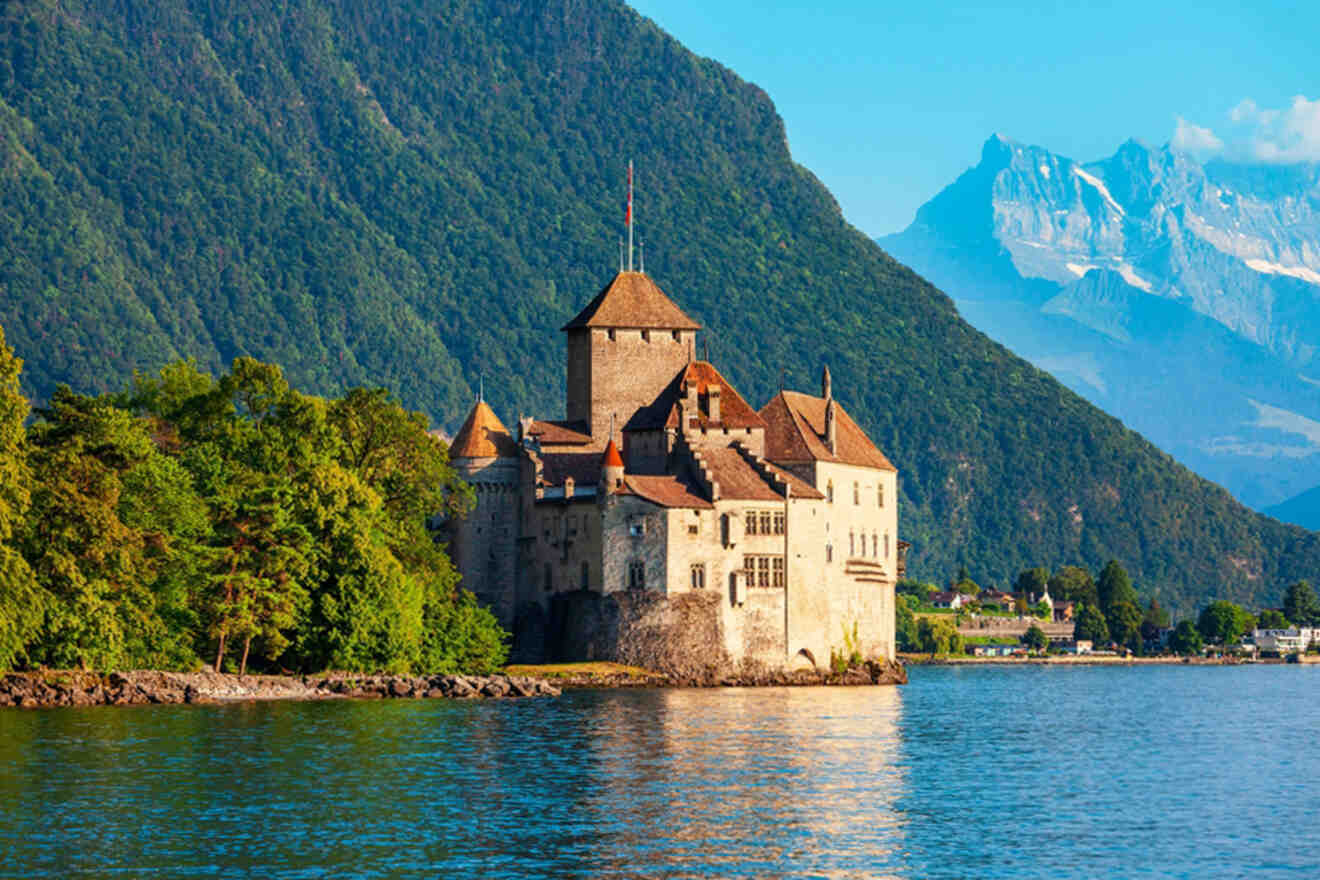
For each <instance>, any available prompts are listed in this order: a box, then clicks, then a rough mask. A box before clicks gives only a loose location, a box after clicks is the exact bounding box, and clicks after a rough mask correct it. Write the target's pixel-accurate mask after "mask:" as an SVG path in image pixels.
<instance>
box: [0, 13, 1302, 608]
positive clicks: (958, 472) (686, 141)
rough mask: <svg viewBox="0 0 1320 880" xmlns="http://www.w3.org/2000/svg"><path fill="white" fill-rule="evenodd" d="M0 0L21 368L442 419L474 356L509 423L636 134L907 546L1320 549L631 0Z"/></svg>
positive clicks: (1154, 556) (655, 187)
mask: <svg viewBox="0 0 1320 880" xmlns="http://www.w3.org/2000/svg"><path fill="white" fill-rule="evenodd" d="M0 22H2V23H0V27H3V37H0V139H2V141H3V149H2V150H0V289H3V291H4V295H3V302H2V303H0V324H3V326H4V328H5V331H6V333H7V335H8V338H9V341H10V344H12V345H13V346H14V348H15V350H16V351H17V353H18V354H19V355H20V356H21V357H23V358H24V359H25V361H26V371H25V373H24V377H25V381H26V382H27V391H28V392H29V393H31V394H34V395H38V396H45V395H47V394H49V393H50V391H51V390H52V388H53V386H54V384H55V383H57V382H60V381H67V382H69V383H70V384H71V385H73V386H74V387H75V388H77V389H79V390H85V391H94V390H104V389H110V388H117V387H122V385H123V383H124V380H125V377H126V375H127V374H128V373H129V372H130V371H132V370H133V369H135V368H155V367H158V366H159V365H160V364H161V363H162V362H164V361H165V360H167V359H169V358H173V357H176V356H179V355H189V356H193V357H196V358H197V359H198V361H199V362H200V364H201V365H203V366H204V367H207V368H209V369H212V370H213V371H217V372H218V371H219V370H220V369H221V368H222V366H223V365H226V364H228V362H229V360H230V359H231V358H232V357H234V356H235V355H252V356H254V357H257V358H260V359H262V360H265V361H274V362H277V363H280V364H282V365H283V366H284V367H285V369H286V373H287V375H288V377H289V380H290V381H291V382H292V383H293V384H294V385H295V386H297V387H300V388H304V389H306V390H309V391H314V392H322V393H331V392H334V391H337V390H339V389H342V388H344V387H347V386H350V385H354V384H383V385H386V386H389V387H391V388H393V389H395V390H396V391H397V392H398V394H399V395H400V397H401V398H402V400H403V401H404V402H405V403H406V404H407V405H409V406H412V407H416V408H419V409H422V410H425V411H427V412H429V413H430V414H431V416H432V417H433V418H434V419H436V420H437V421H438V422H440V423H441V424H444V425H447V426H449V427H450V428H453V427H454V426H455V425H456V423H457V422H458V421H459V420H460V419H461V418H462V416H463V414H464V412H465V410H466V407H467V405H468V404H469V402H470V400H471V399H472V396H473V390H474V386H475V384H476V379H477V376H478V374H479V373H484V375H485V377H486V393H487V397H488V399H490V400H491V402H492V403H493V404H494V405H495V406H496V407H497V409H498V410H499V411H500V413H501V415H503V416H504V417H505V418H506V419H508V420H511V419H513V418H514V417H516V416H517V415H518V413H520V412H536V413H539V414H557V413H559V412H560V411H561V410H562V405H563V404H562V394H563V390H562V382H563V372H562V371H563V367H562V358H563V347H562V346H563V342H562V340H561V339H560V338H559V337H560V334H559V333H558V332H556V328H557V327H559V326H560V325H561V324H562V323H563V322H564V321H565V320H567V319H568V318H569V317H571V316H572V315H573V314H574V313H575V312H576V311H577V309H578V308H580V306H581V305H582V304H583V303H585V302H586V301H587V299H588V298H589V297H590V296H591V295H593V294H594V293H595V292H596V291H597V290H598V289H599V287H600V285H601V283H602V282H603V281H604V280H606V279H607V278H608V277H609V276H610V275H611V274H612V272H613V270H614V269H615V268H616V266H617V240H618V235H619V228H620V221H621V219H622V192H621V190H622V177H623V169H624V168H625V166H626V163H627V160H628V159H629V158H632V159H633V160H635V162H636V163H637V167H638V196H637V213H638V220H639V231H640V236H641V238H642V239H643V240H645V241H646V243H647V248H646V263H647V269H648V271H649V272H650V274H652V275H653V276H654V277H655V278H656V280H657V281H658V282H659V283H660V285H661V286H662V287H663V288H664V289H665V290H666V291H667V292H668V293H670V295H671V296H673V297H674V298H675V299H676V300H677V301H678V302H679V304H680V305H681V306H682V307H683V308H684V309H685V310H686V311H687V312H689V313H690V314H692V315H693V316H695V317H697V318H698V319H699V320H701V321H702V322H703V323H704V324H706V325H707V326H708V327H709V328H710V332H709V333H708V334H707V336H708V338H709V342H710V349H711V357H712V359H714V360H715V361H717V362H718V363H719V365H720V367H721V369H722V370H723V371H724V372H725V374H726V375H727V376H728V377H729V378H730V379H731V380H732V381H734V382H735V383H737V384H738V385H739V387H740V389H741V390H742V391H743V392H744V394H745V395H746V396H747V397H748V398H749V399H751V400H753V401H757V402H759V401H763V400H765V399H766V398H767V397H768V396H769V395H770V394H771V393H772V392H773V390H775V389H776V388H777V386H778V381H779V376H780V372H781V370H783V371H785V374H786V379H787V383H788V384H789V385H790V386H796V387H802V388H809V387H813V386H814V384H815V381H816V376H817V375H818V373H819V369H820V366H821V364H822V363H823V362H825V361H828V362H829V364H830V368H831V370H832V372H833V374H834V376H835V393H836V395H838V396H839V397H840V398H841V399H842V400H843V402H844V403H845V404H846V405H847V406H848V408H849V410H850V411H851V412H852V414H853V415H854V416H855V417H856V418H857V419H858V420H859V421H860V422H861V423H862V424H863V425H864V426H865V427H866V428H867V429H868V430H869V431H870V432H871V433H872V436H873V437H874V438H875V439H876V441H877V442H878V443H879V444H880V445H881V446H882V447H883V448H884V449H885V451H886V452H887V453H888V454H889V456H890V457H891V458H892V459H893V460H894V462H895V463H896V464H897V465H898V467H899V468H900V470H901V473H902V487H903V495H904V499H903V500H904V506H903V508H902V514H901V515H902V531H903V534H904V537H906V538H908V539H910V540H911V541H912V542H913V544H914V551H913V557H912V558H911V561H910V562H911V564H910V568H911V569H912V570H913V572H914V573H916V574H920V575H923V576H927V577H931V578H946V577H947V576H948V575H949V574H950V573H951V572H952V570H953V569H954V568H955V567H956V566H957V565H958V563H960V562H962V563H965V564H966V565H967V567H968V568H969V569H970V570H971V573H972V574H973V576H974V577H976V578H977V579H978V580H980V581H982V582H983V583H984V582H987V581H992V580H993V581H999V582H1002V581H1004V580H1006V579H1008V578H1009V577H1011V576H1012V575H1014V574H1015V573H1016V572H1017V571H1018V570H1019V569H1021V568H1025V567H1028V566H1030V565H1038V564H1039V565H1051V566H1052V565H1054V564H1057V563H1062V562H1074V561H1076V562H1082V563H1085V564H1087V565H1088V566H1090V567H1092V568H1094V567H1097V566H1098V565H1099V564H1100V563H1102V562H1103V561H1104V560H1105V559H1107V558H1109V557H1111V556H1112V557H1116V558H1117V559H1119V560H1121V561H1122V562H1123V563H1124V564H1125V565H1126V566H1127V567H1128V569H1129V570H1130V571H1132V572H1133V575H1134V577H1135V579H1136V581H1137V585H1138V587H1139V588H1141V589H1142V590H1143V591H1146V592H1153V593H1155V594H1156V595H1158V596H1159V598H1160V600H1161V602H1163V603H1164V604H1166V605H1173V606H1175V607H1178V608H1182V609H1190V607H1191V606H1192V605H1193V604H1199V602H1200V601H1201V600H1202V599H1203V598H1204V597H1206V596H1210V595H1214V596H1218V597H1222V598H1231V599H1237V600H1249V601H1253V602H1256V601H1269V602H1276V601H1278V597H1279V596H1280V595H1281V593H1282V590H1283V588H1284V587H1285V586H1286V584H1287V583H1288V582H1290V581H1292V580H1295V579H1297V578H1300V577H1310V578H1312V579H1313V580H1315V579H1320V535H1317V534H1315V533H1310V532H1306V531H1304V530H1302V529H1299V528H1296V527H1291V526H1284V525H1281V524H1279V523H1277V522H1274V521H1272V520H1269V519H1266V518H1264V517H1260V516H1257V515H1254V514H1252V513H1250V512H1249V511H1247V510H1246V509H1245V508H1243V507H1241V506H1240V505H1238V504H1237V503H1235V502H1234V501H1233V500H1232V499H1231V498H1230V497H1229V496H1228V494H1227V493H1225V492H1223V491H1222V490H1220V489H1218V488H1217V487H1215V486H1213V485H1210V484H1208V483H1206V482H1204V481H1202V480H1200V479H1198V478H1196V477H1195V476H1194V475H1192V474H1191V473H1189V472H1188V471H1186V470H1185V469H1183V468H1181V467H1180V466H1178V465H1177V464H1176V463H1175V462H1174V461H1173V460H1172V459H1171V458H1169V457H1168V456H1166V455H1164V454H1163V453H1161V452H1159V451H1158V450H1157V449H1155V448H1154V447H1152V446H1151V445H1150V444H1148V443H1146V442H1145V441H1143V440H1142V439H1141V438H1140V437H1138V436H1136V435H1135V434H1133V433H1131V432H1129V431H1126V430H1125V429H1124V428H1123V427H1122V425H1120V424H1119V423H1118V422H1116V421H1115V420H1113V419H1111V418H1108V417H1106V416H1105V415H1103V414H1102V413H1100V412H1099V411H1097V410H1096V409H1095V408H1093V407H1091V406H1090V405H1088V404H1086V403H1085V402H1084V401H1082V400H1081V399H1080V398H1078V397H1077V396H1075V395H1073V394H1072V393H1071V392H1069V391H1067V390H1066V389H1064V388H1063V386H1061V385H1059V384H1058V383H1057V382H1055V381H1053V380H1052V379H1050V378H1049V377H1048V376H1047V375H1045V374H1044V373H1042V372H1040V371H1038V370H1036V369H1034V368H1033V367H1031V366H1030V365H1028V364H1027V363H1025V362H1023V361H1021V360H1018V359H1017V358H1015V357H1013V356H1012V355H1011V354H1010V353H1009V352H1008V351H1007V350H1005V349H1004V348H1002V347H1000V346H998V345H996V344H994V343H993V342H990V341H989V340H988V339H986V338H985V337H984V336H982V335H981V334H979V333H977V332H976V331H975V330H973V329H972V328H971V327H969V326H968V325H967V324H965V323H964V322H963V321H962V320H960V319H959V317H958V316H957V313H956V311H955V310H954V307H953V305H952V303H951V302H950V300H949V299H948V298H947V297H945V296H944V295H943V294H941V293H940V292H939V291H937V290H935V289H933V288H932V287H931V286H930V285H929V284H927V283H926V282H925V281H923V280H922V279H920V278H919V277H917V276H915V275H914V274H913V273H912V272H910V271H909V270H907V269H906V268H904V267H903V266H901V265H899V264H897V263H895V262H894V261H893V260H892V259H890V258H889V257H888V256H887V255H886V254H885V253H884V252H883V251H881V250H880V249H879V248H878V247H876V246H875V245H874V244H873V243H871V242H870V241H868V240H867V239H866V237H865V236H864V235H862V234H861V233H860V232H858V231H857V230H855V229H852V228H851V227H849V226H848V225H846V224H845V223H844V222H843V220H842V218H841V216H840V213H839V211H838V207H837V205H836V204H835V202H834V200H833V199H832V197H831V196H830V194H829V193H828V192H827V191H826V190H825V189H824V188H823V187H822V186H821V185H820V184H819V182H818V181H816V179H815V178H814V177H813V176H812V175H811V174H810V172H808V171H807V170H805V169H803V168H801V167H799V166H797V165H795V164H794V163H793V162H792V159H791V156H790V155H789V151H788V146H787V143H786V139H785V134H784V128H783V124H782V121H781V120H780V119H779V117H778V116H777V115H776V113H775V110H774V107H773V106H772V104H771V102H770V100H769V99H768V97H767V96H766V95H765V94H764V93H763V92H761V91H760V90H759V89H757V88H756V87H755V86H753V85H750V84H748V83H745V82H743V81H741V80H739V79H738V78H737V77H736V76H735V75H734V74H733V73H732V72H730V71H728V70H726V69H725V68H723V67H721V66H720V65H718V64H717V63H715V62H713V61H709V60H703V59H700V58H697V57H696V56H694V55H692V54H691V53H690V52H688V51H686V50H685V49H683V47H682V46H681V45H679V44H678V43H677V42H676V41H674V40H672V39H671V38H669V37H667V36H666V35H665V34H664V33H662V32H661V31H660V30H659V29H658V28H656V27H655V26H654V25H653V24H651V23H650V22H649V21H646V20H644V19H642V18H641V17H639V16H638V15H637V14H636V13H634V12H633V11H631V10H630V9H628V8H627V7H625V6H623V5H621V4H619V3H616V2H600V3H595V4H580V3H571V2H564V0H548V2H543V3H537V4H521V3H514V2H499V0H473V2H463V0H452V2H442V0H434V2H432V0H411V2H406V3H403V2H390V3H380V4H364V3H357V2H348V0H338V2H328V0H305V2H284V3H281V2H265V3H258V2H247V0H234V2H231V3H228V4H221V5H216V4H212V3H209V2H202V0H191V2H189V0H153V2H137V0H131V2H130V0H106V2H101V3H95V4H83V3H79V2H73V0H42V2H25V0H16V2H11V3H8V4H6V5H5V6H4V7H2V8H0ZM840 136H841V137H843V136H846V123H845V122H843V121H841V122H840Z"/></svg>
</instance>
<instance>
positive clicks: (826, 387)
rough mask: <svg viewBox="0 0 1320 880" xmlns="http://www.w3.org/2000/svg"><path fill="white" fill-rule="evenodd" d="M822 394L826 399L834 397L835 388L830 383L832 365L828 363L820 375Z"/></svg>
mask: <svg viewBox="0 0 1320 880" xmlns="http://www.w3.org/2000/svg"><path fill="white" fill-rule="evenodd" d="M820 396H821V397H823V398H825V399H826V400H833V399H834V389H833V388H832V387H831V385H830V365H829V364H826V365H825V369H824V371H823V372H822V373H821V377H820Z"/></svg>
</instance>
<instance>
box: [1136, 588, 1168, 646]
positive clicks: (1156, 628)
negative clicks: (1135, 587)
mask: <svg viewBox="0 0 1320 880" xmlns="http://www.w3.org/2000/svg"><path fill="white" fill-rule="evenodd" d="M1168 626H1169V612H1168V611H1166V610H1164V609H1163V608H1161V607H1160V602H1159V600H1158V599H1156V598H1155V597H1154V596H1152V597H1151V599H1150V606H1149V607H1148V608H1147V609H1146V613H1145V614H1143V615H1142V617H1141V638H1142V641H1146V642H1153V641H1155V640H1156V639H1158V638H1159V635H1160V630H1162V629H1165V628H1167V627H1168Z"/></svg>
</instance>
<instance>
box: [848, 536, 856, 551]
mask: <svg viewBox="0 0 1320 880" xmlns="http://www.w3.org/2000/svg"><path fill="white" fill-rule="evenodd" d="M848 555H849V556H856V555H857V538H856V536H854V535H853V533H852V532H849V533H848Z"/></svg>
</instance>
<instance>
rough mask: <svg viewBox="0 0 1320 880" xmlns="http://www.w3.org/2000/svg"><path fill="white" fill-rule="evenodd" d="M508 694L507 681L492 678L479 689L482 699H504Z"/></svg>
mask: <svg viewBox="0 0 1320 880" xmlns="http://www.w3.org/2000/svg"><path fill="white" fill-rule="evenodd" d="M508 694H509V682H508V680H507V679H502V678H492V679H490V680H489V681H487V682H486V683H485V684H484V685H482V687H481V695H482V696H483V697H504V696H508Z"/></svg>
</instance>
